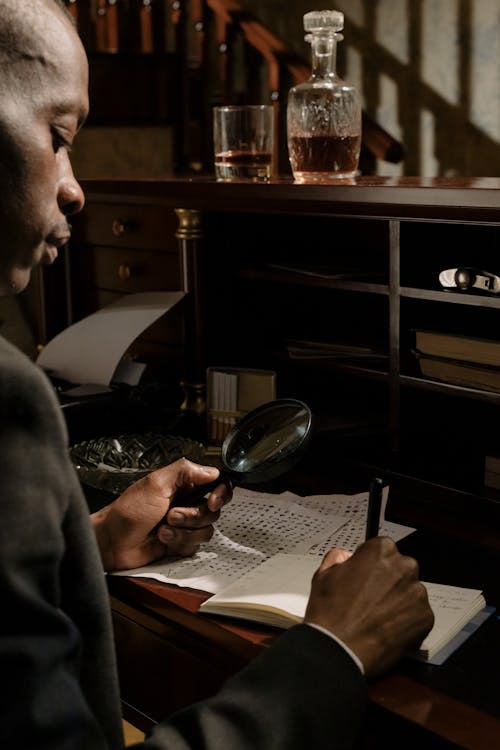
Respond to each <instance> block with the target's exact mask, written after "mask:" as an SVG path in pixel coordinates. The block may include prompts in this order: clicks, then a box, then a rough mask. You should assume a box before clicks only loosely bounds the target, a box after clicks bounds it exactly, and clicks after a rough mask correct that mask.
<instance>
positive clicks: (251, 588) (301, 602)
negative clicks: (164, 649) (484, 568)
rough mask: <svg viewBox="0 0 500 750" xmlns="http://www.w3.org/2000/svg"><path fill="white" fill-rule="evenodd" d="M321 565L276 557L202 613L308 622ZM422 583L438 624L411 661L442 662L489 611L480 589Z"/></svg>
mask: <svg viewBox="0 0 500 750" xmlns="http://www.w3.org/2000/svg"><path fill="white" fill-rule="evenodd" d="M320 562H321V558H319V557H317V556H314V555H303V554H284V553H279V554H276V555H273V556H272V557H270V558H268V559H267V560H266V561H265V562H263V563H261V564H260V565H259V566H257V567H256V568H254V569H253V570H251V571H249V572H248V573H246V574H244V575H243V576H241V577H240V578H239V579H237V580H236V581H233V583H231V584H229V585H228V586H226V587H225V588H224V589H222V590H221V591H219V592H218V593H217V594H214V596H211V597H210V598H209V599H207V600H206V601H205V602H203V604H202V605H201V606H200V612H205V613H211V614H218V615H225V616H228V617H236V618H240V619H245V620H250V621H253V622H259V623H263V624H265V625H271V626H273V627H277V628H282V629H287V628H290V627H291V626H292V625H294V624H296V623H299V622H301V621H302V619H303V617H304V614H305V611H306V606H307V601H308V598H309V592H310V588H311V579H312V576H313V573H314V572H315V570H316V569H317V568H318V567H319V564H320ZM423 584H424V586H425V587H426V589H427V593H428V595H429V602H430V605H431V608H432V611H433V612H434V617H435V621H434V626H433V628H432V630H431V631H430V633H429V634H428V635H427V637H426V638H425V640H424V641H423V642H422V644H421V646H420V648H419V649H418V651H415V652H414V653H412V654H410V656H412V657H414V658H416V659H419V660H423V661H428V662H432V663H441V662H440V661H439V660H437V661H433V659H435V657H436V656H437V655H438V653H439V652H441V651H442V650H443V649H444V648H445V647H446V646H447V645H449V644H450V643H451V642H452V641H453V639H454V638H455V637H456V636H457V635H458V634H459V633H462V634H463V635H462V637H461V639H460V641H459V643H458V645H460V643H462V642H463V640H464V639H465V637H466V636H467V635H469V634H470V632H472V628H470V630H469V631H467V630H464V628H465V627H466V626H467V625H468V624H470V623H471V622H472V621H473V620H474V618H475V617H476V616H477V615H478V614H479V613H481V612H482V611H484V610H485V608H486V602H485V599H484V597H483V594H482V592H481V591H480V590H479V589H469V588H461V587H458V586H449V585H447V584H441V583H428V582H425V581H423ZM488 614H489V612H488ZM453 650H454V649H453ZM449 653H451V650H450V651H449V652H448V653H447V655H449Z"/></svg>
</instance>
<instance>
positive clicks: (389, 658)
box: [305, 537, 434, 677]
mask: <svg viewBox="0 0 500 750" xmlns="http://www.w3.org/2000/svg"><path fill="white" fill-rule="evenodd" d="M340 552H343V551H342V550H338V549H333V550H331V551H330V552H328V553H327V554H326V555H325V557H324V559H323V562H322V563H321V566H320V567H319V569H318V570H317V571H316V573H315V574H314V577H313V581H312V588H311V595H310V597H309V603H308V606H307V611H306V615H305V622H311V623H315V624H316V625H321V626H322V627H324V628H326V629H327V630H329V631H330V632H331V633H333V634H334V635H336V636H337V637H338V638H340V639H341V640H342V641H343V642H344V643H345V644H346V646H348V647H349V648H350V649H351V650H352V651H354V653H355V654H356V655H357V656H358V657H359V658H360V660H361V662H362V664H363V666H364V669H365V674H366V676H367V677H373V676H376V675H378V674H381V673H382V672H385V671H387V670H388V669H390V668H391V667H392V666H393V665H394V664H395V663H396V662H397V661H399V659H400V658H401V657H402V656H403V655H404V654H405V653H406V652H407V651H409V650H410V649H413V648H416V647H418V646H419V644H420V643H421V642H422V640H423V638H425V636H426V635H427V633H428V632H429V631H430V629H431V628H432V625H433V623H434V615H433V613H432V610H431V608H430V606H429V601H428V597H427V591H426V589H425V586H424V585H423V584H422V583H420V581H419V580H418V565H417V562H416V561H415V560H414V559H413V558H411V557H404V556H402V555H401V554H400V553H399V552H398V549H397V547H396V545H395V544H394V542H393V541H392V540H391V539H389V538H388V537H375V538H374V539H370V540H369V541H368V542H365V543H364V544H362V545H361V546H360V547H359V548H358V549H357V550H356V552H355V553H354V554H353V555H352V556H349V553H344V555H341V554H339V553H340ZM346 558H347V559H346Z"/></svg>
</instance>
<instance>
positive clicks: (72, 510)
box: [0, 349, 119, 750]
mask: <svg viewBox="0 0 500 750" xmlns="http://www.w3.org/2000/svg"><path fill="white" fill-rule="evenodd" d="M3 353H4V349H2V354H3ZM0 361H1V365H2V366H1V367H0V518H1V522H0V591H1V596H2V614H1V617H0V671H1V674H2V679H3V682H4V690H3V694H2V702H1V709H0V746H1V747H10V748H15V747H19V748H23V750H28V749H29V748H37V750H62V748H67V747H69V746H71V747H72V748H80V747H82V748H83V747H92V748H95V750H101V748H104V747H109V745H110V742H109V740H110V738H111V735H109V734H108V737H106V731H105V730H103V722H102V721H101V720H100V719H99V718H98V717H97V715H96V712H95V710H94V708H93V706H92V705H91V702H89V700H88V695H87V694H86V692H85V690H84V689H82V685H83V684H84V681H85V669H86V664H87V663H88V661H89V659H88V658H87V653H88V652H87V647H86V644H85V641H86V640H88V642H89V644H91V643H92V642H95V641H96V640H97V633H98V631H100V630H102V629H103V626H102V623H101V624H99V622H98V619H99V617H100V616H99V615H98V619H95V620H94V622H93V623H92V624H91V620H92V619H93V618H94V615H93V614H92V613H91V612H90V610H92V609H94V608H93V606H87V610H88V612H87V613H86V614H85V618H84V617H81V618H80V621H79V620H78V618H77V610H78V607H79V601H83V597H86V598H87V604H88V605H91V604H93V603H92V602H91V600H90V599H89V597H87V593H88V592H87V591H86V586H87V583H86V581H88V580H92V581H95V580H97V581H99V576H100V577H101V578H103V573H102V568H101V570H100V571H99V568H98V567H97V556H96V553H95V551H94V549H93V548H94V547H95V540H93V539H92V536H91V533H90V532H89V529H88V528H87V527H89V525H90V524H89V520H88V513H87V512H86V508H85V506H84V503H83V501H82V499H81V498H80V496H79V495H78V491H79V487H78V483H77V482H76V477H75V476H74V472H73V471H72V467H71V464H70V462H69V460H68V448H67V444H66V433H65V429H64V425H63V421H62V417H61V415H60V411H59V410H58V409H57V408H56V404H55V399H54V397H53V394H52V392H51V390H50V388H49V386H48V384H47V382H46V379H45V378H44V377H43V376H42V374H41V373H39V371H38V370H37V369H36V368H35V367H34V366H33V365H30V364H29V363H28V362H25V361H24V359H21V357H20V355H19V353H17V352H15V351H14V350H8V351H7V355H6V356H3V357H2V359H1V360H0ZM70 531H71V532H72V533H70ZM71 538H73V539H74V541H75V546H74V545H73V544H70V543H69V541H68V540H69V539H71ZM80 540H81V541H80ZM73 559H74V560H75V563H76V562H77V561H78V560H81V564H80V567H78V564H76V565H75V566H73ZM101 604H102V603H101ZM82 609H83V607H82ZM77 623H78V624H77ZM82 627H83V628H86V629H87V636H89V637H88V638H84V637H83V630H82ZM106 627H107V626H106ZM92 633H93V634H94V635H96V638H95V639H93V638H92ZM111 651H112V649H111ZM118 705H119V704H118ZM115 724H116V722H115Z"/></svg>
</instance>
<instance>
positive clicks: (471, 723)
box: [108, 538, 500, 750]
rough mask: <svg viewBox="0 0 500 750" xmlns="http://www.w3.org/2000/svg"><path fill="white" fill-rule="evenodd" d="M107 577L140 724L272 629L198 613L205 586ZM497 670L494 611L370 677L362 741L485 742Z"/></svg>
mask: <svg viewBox="0 0 500 750" xmlns="http://www.w3.org/2000/svg"><path fill="white" fill-rule="evenodd" d="M421 544H422V545H425V546H428V545H429V540H428V539H427V538H423V539H422V540H421ZM408 551H410V552H412V551H413V550H411V549H409V550H408ZM423 563H424V566H423V569H424V572H425V573H426V574H427V573H428V572H429V571H428V570H427V569H426V567H425V566H426V562H425V559H424V560H423ZM450 563H451V558H450ZM496 569H497V570H498V568H496ZM422 577H424V576H422ZM492 577H494V576H493V575H492ZM446 580H450V579H446ZM451 580H454V579H451ZM108 581H109V590H110V594H111V606H112V610H113V619H114V626H115V634H116V641H117V653H118V662H119V671H120V681H121V689H122V698H123V702H124V714H125V717H126V718H127V719H128V720H129V721H131V722H133V723H134V724H136V725H137V726H139V727H140V728H142V729H143V730H145V731H147V730H148V729H149V728H150V727H151V726H152V725H153V724H154V723H155V722H157V721H159V720H161V719H162V718H163V717H164V716H166V715H167V714H169V713H171V712H172V711H175V710H177V709H179V708H182V707H183V706H185V705H187V704H189V703H191V702H194V701H197V700H200V699H202V698H204V697H207V696H209V695H211V694H213V693H214V692H215V691H216V690H217V689H218V687H219V686H220V685H221V684H222V683H223V681H224V680H225V679H226V678H227V677H229V676H230V675H232V674H234V673H235V672H236V671H237V670H239V669H240V668H242V667H243V666H244V665H245V664H246V663H247V662H248V661H249V660H250V659H252V658H253V657H254V656H256V655H257V654H258V653H259V651H260V650H261V649H263V648H267V647H268V646H269V644H270V643H272V641H273V639H274V638H275V637H276V636H277V635H278V634H279V631H278V630H273V629H271V628H268V627H263V626H262V627H259V626H257V625H253V624H248V625H247V624H246V623H241V622H237V621H231V620H229V619H227V618H221V617H220V618H217V617H210V616H207V615H200V614H197V610H198V607H199V605H200V603H201V602H202V601H203V600H204V599H206V598H207V595H206V594H204V593H203V592H197V591H194V590H189V589H180V588H178V587H176V586H171V585H168V584H162V583H158V582H153V581H148V580H145V579H131V578H123V577H117V576H110V577H109V578H108ZM490 601H491V599H490ZM481 631H482V632H481ZM499 672H500V620H498V618H496V617H493V618H490V621H488V623H487V624H486V625H484V626H483V628H482V629H480V631H478V632H477V633H476V634H475V635H474V636H473V637H472V638H471V639H470V640H469V641H468V642H467V643H466V644H465V645H464V646H462V648H461V649H460V650H459V651H458V652H456V654H455V655H454V656H453V657H451V658H450V659H449V660H448V662H446V664H445V665H443V666H442V667H428V666H427V665H422V664H417V663H415V662H408V663H403V664H402V665H400V667H399V668H398V669H397V670H396V671H394V672H393V673H391V674H390V675H388V676H386V677H384V678H382V679H380V680H378V681H376V682H374V683H373V684H372V685H371V688H370V696H371V707H370V714H369V720H368V733H369V745H368V746H369V747H370V748H373V750H375V749H376V748H377V749H378V748H379V747H380V748H386V747H387V736H388V733H390V737H391V742H392V743H393V744H392V745H391V746H392V747H395V746H398V747H404V748H405V750H408V749H409V750H412V748H415V750H416V748H421V747H423V746H424V744H423V743H425V747H426V750H427V749H430V750H432V748H435V749H436V750H438V749H439V750H444V749H445V748H451V747H457V748H467V749H468V750H492V748H494V747H496V746H497V744H498V742H499V739H500V703H499V702H498V700H497V699H498V690H497V689H496V684H497V675H498V674H499ZM479 683H480V684H479ZM468 685H470V686H471V689H470V690H468V688H467V686H468ZM472 693H473V694H472ZM469 699H470V700H469ZM474 704H476V705H474Z"/></svg>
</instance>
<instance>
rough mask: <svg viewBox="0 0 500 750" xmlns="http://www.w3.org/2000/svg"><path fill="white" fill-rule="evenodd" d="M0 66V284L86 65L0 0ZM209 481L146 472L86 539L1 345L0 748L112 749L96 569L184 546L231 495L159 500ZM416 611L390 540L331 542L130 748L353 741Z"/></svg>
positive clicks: (57, 162)
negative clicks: (205, 686)
mask: <svg viewBox="0 0 500 750" xmlns="http://www.w3.org/2000/svg"><path fill="white" fill-rule="evenodd" d="M0 62H1V65H0V228H1V246H0V287H1V290H2V292H3V293H4V294H5V293H9V292H16V291H20V290H22V289H23V288H24V287H25V286H26V284H27V283H28V280H29V277H30V272H31V269H32V268H34V267H35V266H36V265H38V264H39V263H52V262H53V261H54V260H55V258H56V256H57V251H58V249H59V247H60V246H61V245H63V244H64V243H65V242H66V241H67V240H68V238H69V233H70V229H69V224H68V221H67V217H68V216H69V215H70V214H71V213H73V212H75V211H78V210H80V209H81V208H82V206H83V201H84V199H83V195H82V192H81V189H80V187H79V185H78V183H77V182H76V180H75V178H74V176H73V172H72V170H71V166H70V161H69V154H68V152H69V150H70V148H71V144H72V142H73V139H74V138H75V136H76V134H77V132H78V130H79V128H80V127H81V124H82V123H83V121H84V119H85V116H86V114H87V109H88V101H87V61H86V58H85V54H84V51H83V48H82V46H81V43H80V41H79V38H78V35H77V33H76V31H75V29H74V27H73V25H72V23H71V21H70V19H69V16H68V15H67V14H66V11H65V10H64V7H63V4H62V3H61V2H60V0H24V2H22V3H21V2H19V0H0ZM216 477H217V470H216V469H214V468H211V467H203V466H196V465H195V464H192V463H191V462H189V461H186V460H184V459H183V460H181V461H179V462H176V463H175V464H172V465H171V466H168V467H166V468H164V469H160V470H159V471H157V472H154V473H153V474H151V475H150V476H149V477H147V478H146V479H143V480H141V481H140V482H138V483H136V484H135V485H133V486H132V487H130V488H129V489H128V490H127V491H126V492H125V493H124V494H123V495H122V496H121V497H120V498H118V499H117V500H116V501H114V502H113V503H111V504H110V505H109V506H107V507H106V508H103V509H102V510H101V511H99V512H98V513H97V514H94V516H92V519H91V520H92V524H93V527H94V531H95V534H94V533H93V532H92V526H91V524H90V523H89V517H88V514H87V511H86V505H85V502H84V499H83V496H82V493H81V490H80V487H79V484H78V481H77V478H76V475H75V472H74V471H73V468H72V466H71V464H70V462H69V460H68V458H67V443H66V433H65V429H64V425H63V422H62V417H61V411H60V409H59V408H58V405H57V402H56V400H55V398H54V395H53V392H52V389H51V388H50V386H49V384H48V382H47V380H46V379H45V377H44V375H43V374H42V373H41V371H40V370H39V368H37V367H36V366H35V365H34V364H33V363H32V362H30V361H29V360H28V359H27V358H26V357H25V356H24V355H23V354H21V353H20V352H19V351H18V350H16V349H15V348H14V347H12V346H11V345H10V344H8V343H7V342H5V341H3V340H1V339H0V519H1V523H0V587H1V592H2V618H1V625H0V669H1V674H2V676H3V680H4V686H5V690H4V692H3V699H2V704H1V707H0V745H1V746H2V747H9V748H12V747H19V748H22V749H23V750H27V749H28V748H37V750H40V749H43V748H47V750H49V749H50V750H59V748H80V747H81V748H89V749H90V748H91V749H92V750H100V749H101V748H119V747H121V746H122V735H121V715H120V703H119V695H118V684H117V678H116V670H115V662H114V647H113V642H112V634H111V623H110V613H109V606H108V601H107V592H106V587H105V582H104V576H103V569H102V565H103V564H104V568H105V569H106V570H112V569H117V568H130V567H134V566H137V565H143V564H145V563H147V562H148V561H150V560H153V559H155V558H156V557H158V556H160V555H162V554H165V553H175V554H191V553H192V552H193V551H194V550H195V549H196V547H197V545H199V544H200V543H202V542H203V541H206V540H207V539H208V538H209V537H210V535H211V533H212V524H213V522H214V521H215V520H216V519H217V516H218V513H219V511H220V509H221V507H222V506H223V504H224V503H225V502H227V501H228V500H229V494H230V493H229V492H228V491H227V489H225V487H224V485H221V486H220V487H219V488H217V489H216V490H214V491H213V492H212V493H211V494H210V495H209V497H208V499H207V501H206V503H205V504H204V505H202V506H200V507H199V508H182V507H179V508H176V509H175V513H174V511H170V512H169V506H170V502H171V500H172V499H173V498H174V497H176V498H177V497H181V498H182V495H183V494H184V493H186V492H188V491H189V490H190V489H192V487H193V486H196V485H202V484H204V483H206V482H209V481H212V480H213V479H215V478H216ZM176 515H177V516H178V517H176ZM156 528H158V531H157V532H154V531H153V530H154V529H156ZM96 539H97V545H96ZM99 551H100V553H101V558H100V557H99ZM432 619H433V618H432V612H431V610H430V608H429V605H428V601H427V597H426V593H425V589H424V587H423V585H422V584H421V583H419V581H418V569H417V564H416V562H415V561H414V560H412V559H410V558H406V557H402V556H401V555H399V553H398V552H397V549H396V547H395V545H394V544H393V543H392V542H391V541H390V540H388V539H382V538H379V539H374V540H371V541H370V542H368V543H366V544H365V545H362V546H361V547H360V549H359V550H358V551H357V552H356V553H355V554H354V555H353V556H352V557H349V556H348V555H347V554H346V553H343V552H342V551H340V550H332V551H331V552H330V553H329V554H328V555H327V556H326V557H325V559H324V561H323V563H322V564H321V567H320V569H319V570H318V572H317V573H316V574H315V576H314V579H313V582H312V590H311V596H310V600H309V605H308V608H307V613H306V617H305V623H304V624H301V625H297V626H295V627H293V628H291V629H290V630H289V631H287V632H286V633H285V634H284V635H283V636H282V637H281V638H279V639H278V640H277V642H276V644H275V645H274V646H272V647H271V648H269V649H267V650H266V651H265V652H264V653H263V654H262V655H261V656H260V657H259V658H257V659H255V660H254V661H253V662H252V663H251V664H250V665H249V667H247V668H246V669H244V670H242V672H240V673H239V674H238V675H237V676H235V677H234V678H232V679H231V680H230V681H228V683H227V684H226V685H225V686H224V688H223V689H222V690H221V691H220V692H219V693H218V694H217V695H216V696H214V697H213V698H211V699H209V700H207V701H205V702H203V703H200V704H197V705H195V706H193V707H190V708H187V709H186V710H184V711H182V712H180V713H178V714H177V715H175V716H173V717H171V718H170V719H169V720H166V721H165V722H163V723H162V724H160V725H159V726H158V727H157V728H156V729H155V731H154V732H153V734H152V736H151V737H150V738H149V739H148V740H147V741H146V743H145V746H146V747H148V748H152V749H153V750H154V749H155V748H158V749H159V748H163V749H165V750H166V749H167V748H170V749H173V750H180V749H182V750H184V749H186V748H202V747H203V748H213V749H214V750H215V749H217V750H222V748H228V749H229V748H230V749H231V750H239V749H244V748H259V749H260V748H262V749H265V748H276V749H278V748H283V749H285V748H287V750H288V749H290V748H294V747H297V748H306V747H307V748H323V747H329V748H331V747H332V746H333V747H336V748H349V747H352V746H353V745H354V744H355V742H356V741H357V738H358V736H359V733H360V729H361V727H362V721H363V716H364V711H365V706H366V700H367V697H366V695H367V690H366V684H365V677H364V676H363V672H364V673H365V675H366V676H367V677H371V676H373V675H377V674H379V673H381V672H382V671H384V670H386V669H388V668H390V667H391V666H392V665H393V664H394V663H395V662H396V661H397V660H398V659H399V658H400V657H401V656H402V655H403V654H404V653H405V651H406V650H407V649H409V648H411V647H414V646H416V645H417V644H418V643H419V642H420V641H421V640H422V638H423V637H424V636H425V635H426V633H427V632H428V631H429V629H430V627H431V625H432ZM144 679H147V676H145V677H144Z"/></svg>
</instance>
